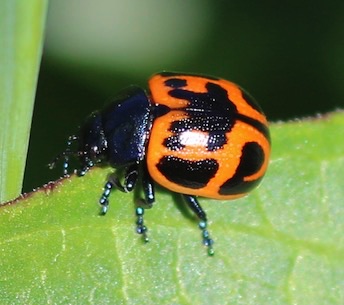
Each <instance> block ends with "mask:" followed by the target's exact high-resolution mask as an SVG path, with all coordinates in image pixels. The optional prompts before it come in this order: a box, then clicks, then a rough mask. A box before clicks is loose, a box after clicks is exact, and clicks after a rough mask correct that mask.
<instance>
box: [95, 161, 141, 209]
mask: <svg viewBox="0 0 344 305" xmlns="http://www.w3.org/2000/svg"><path fill="white" fill-rule="evenodd" d="M137 177H138V165H137V164H133V165H131V166H129V167H128V168H127V169H126V173H125V178H124V184H123V185H122V184H121V182H120V181H119V179H118V177H117V176H115V175H114V174H112V175H110V177H109V180H108V181H107V182H106V183H105V185H104V191H103V194H102V195H101V197H100V199H99V203H100V205H101V214H102V215H105V214H106V212H107V211H108V208H109V196H110V193H111V190H112V188H113V187H116V188H117V189H118V190H120V191H121V192H124V193H128V192H131V191H132V190H133V189H134V187H135V185H136V182H137Z"/></svg>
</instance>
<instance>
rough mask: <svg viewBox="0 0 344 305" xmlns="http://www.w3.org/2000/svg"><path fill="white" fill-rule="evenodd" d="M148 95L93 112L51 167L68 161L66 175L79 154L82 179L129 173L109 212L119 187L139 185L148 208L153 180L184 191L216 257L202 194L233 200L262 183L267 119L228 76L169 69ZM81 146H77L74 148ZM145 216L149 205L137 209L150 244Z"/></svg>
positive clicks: (135, 90) (131, 92) (133, 95)
mask: <svg viewBox="0 0 344 305" xmlns="http://www.w3.org/2000/svg"><path fill="white" fill-rule="evenodd" d="M149 90H150V92H149V94H147V93H146V92H145V91H144V90H143V89H141V88H139V87H136V86H131V87H129V88H127V89H126V90H124V91H123V92H122V93H120V94H119V95H118V96H117V98H116V99H115V100H114V101H113V102H112V103H110V104H109V105H108V106H106V107H105V108H104V109H102V110H100V111H96V112H93V113H92V114H91V115H90V116H89V117H88V118H87V119H86V121H85V123H84V124H83V125H82V126H81V127H80V130H79V134H78V135H77V136H75V135H73V136H70V137H69V140H68V142H67V148H66V150H65V151H64V152H63V153H62V154H60V155H59V156H57V158H56V159H55V160H54V161H53V162H52V163H51V167H53V166H54V164H55V162H56V161H57V160H58V159H59V158H61V157H63V158H64V159H65V161H64V174H65V175H67V171H68V160H69V156H70V155H76V156H78V157H79V160H80V162H81V168H80V169H79V171H78V174H79V175H80V176H82V175H84V174H85V173H86V172H87V170H88V169H89V168H90V167H92V166H93V165H95V164H97V163H100V162H102V163H104V162H105V163H108V164H109V165H111V166H112V167H115V168H124V169H125V178H124V182H123V184H122V183H120V182H119V179H118V178H117V177H116V176H112V177H111V178H110V180H109V181H108V182H107V183H106V184H105V188H104V192H103V194H102V196H101V199H100V204H101V206H102V213H103V214H105V213H106V212H107V209H108V205H109V200H108V197H109V195H110V191H111V189H112V188H113V187H116V188H117V189H119V190H121V191H124V192H130V191H132V190H133V189H134V187H135V185H136V182H137V181H138V180H140V183H141V184H142V186H143V190H144V193H145V204H147V205H151V204H152V203H153V202H154V200H155V196H154V181H155V182H157V183H158V184H160V185H162V186H163V187H165V188H167V189H169V190H171V191H173V192H176V193H180V194H182V197H183V198H184V200H185V201H186V203H187V204H188V205H189V207H190V208H191V209H192V210H193V211H194V212H195V214H196V215H197V216H198V218H199V219H200V223H199V227H200V228H201V230H202V238H203V243H204V244H205V245H206V246H208V249H209V253H210V254H212V253H213V249H212V244H213V240H212V239H211V238H210V236H209V233H208V230H207V216H206V213H205V212H204V211H203V209H202V207H201V206H200V204H199V202H198V200H197V198H196V196H203V197H208V198H215V199H224V200H226V199H234V198H238V197H241V196H244V195H246V194H247V193H248V192H249V191H250V190H252V189H253V188H254V187H256V186H257V185H258V184H259V182H260V180H261V179H262V178H263V176H264V174H265V171H266V169H267V166H268V162H269V155H270V135H269V129H268V125H267V120H266V118H265V116H264V114H263V112H262V110H261V108H260V107H259V105H258V104H257V102H256V101H255V100H254V99H253V98H252V97H251V96H250V95H248V94H247V93H246V92H245V91H244V90H243V89H241V88H240V87H239V86H237V85H236V84H234V83H232V82H229V81H227V80H224V79H220V78H216V77H211V76H202V75H196V74H185V73H174V72H162V73H158V74H156V75H154V76H153V77H151V79H150V80H149ZM74 141H77V143H78V148H77V149H75V150H72V149H71V146H72V143H73V142H74ZM143 213H144V209H143V207H138V208H137V209H136V214H137V217H138V220H137V232H138V233H140V234H143V236H144V238H145V240H148V239H147V235H146V231H147V228H146V226H145V225H144V222H143Z"/></svg>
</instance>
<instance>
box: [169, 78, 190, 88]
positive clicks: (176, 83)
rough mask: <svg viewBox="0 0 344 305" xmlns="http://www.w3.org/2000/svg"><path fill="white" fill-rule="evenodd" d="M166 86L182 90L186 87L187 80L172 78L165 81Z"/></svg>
mask: <svg viewBox="0 0 344 305" xmlns="http://www.w3.org/2000/svg"><path fill="white" fill-rule="evenodd" d="M165 85H166V86H168V87H171V88H180V87H185V86H186V80H185V79H180V78H170V79H168V80H165Z"/></svg>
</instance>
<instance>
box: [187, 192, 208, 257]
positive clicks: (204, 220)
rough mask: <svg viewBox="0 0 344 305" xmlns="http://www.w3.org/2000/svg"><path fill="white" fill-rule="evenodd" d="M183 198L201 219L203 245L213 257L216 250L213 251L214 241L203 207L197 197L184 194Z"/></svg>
mask: <svg viewBox="0 0 344 305" xmlns="http://www.w3.org/2000/svg"><path fill="white" fill-rule="evenodd" d="M182 197H183V198H184V200H185V202H186V203H187V205H188V206H189V207H190V209H191V210H192V211H193V212H194V213H195V214H196V215H197V217H198V218H199V219H200V222H199V224H198V226H199V228H200V229H201V230H202V239H203V244H204V245H205V246H207V247H208V254H209V255H213V254H214V249H213V244H214V241H213V240H212V239H211V237H210V235H209V232H208V229H207V223H208V221H207V215H206V213H205V212H204V210H203V209H202V207H201V205H200V204H199V202H198V200H197V198H196V197H195V196H191V195H185V194H182Z"/></svg>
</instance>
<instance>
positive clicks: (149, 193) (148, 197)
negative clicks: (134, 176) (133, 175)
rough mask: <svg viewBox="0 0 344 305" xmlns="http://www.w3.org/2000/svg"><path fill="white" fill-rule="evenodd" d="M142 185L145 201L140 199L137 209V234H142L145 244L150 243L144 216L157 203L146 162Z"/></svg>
mask: <svg viewBox="0 0 344 305" xmlns="http://www.w3.org/2000/svg"><path fill="white" fill-rule="evenodd" d="M141 183H142V188H143V193H144V196H145V199H139V201H138V207H137V208H136V216H137V220H136V232H137V233H138V234H142V236H143V240H144V241H145V242H148V237H147V230H148V229H147V227H146V226H145V225H144V220H143V214H144V210H145V209H147V208H151V207H152V205H153V203H154V201H155V192H154V182H153V179H152V177H151V176H150V174H149V172H148V169H147V165H146V162H144V163H143V165H142V177H141Z"/></svg>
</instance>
